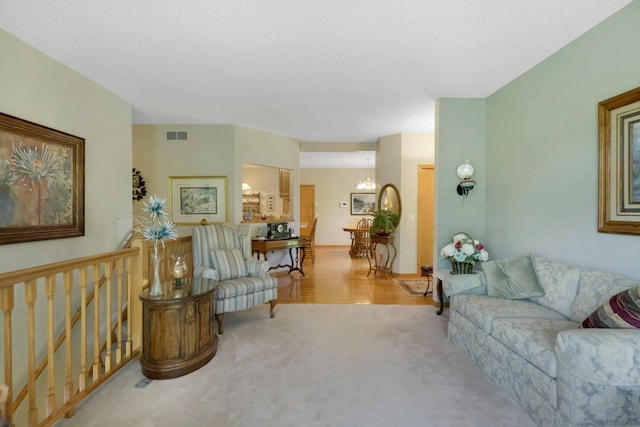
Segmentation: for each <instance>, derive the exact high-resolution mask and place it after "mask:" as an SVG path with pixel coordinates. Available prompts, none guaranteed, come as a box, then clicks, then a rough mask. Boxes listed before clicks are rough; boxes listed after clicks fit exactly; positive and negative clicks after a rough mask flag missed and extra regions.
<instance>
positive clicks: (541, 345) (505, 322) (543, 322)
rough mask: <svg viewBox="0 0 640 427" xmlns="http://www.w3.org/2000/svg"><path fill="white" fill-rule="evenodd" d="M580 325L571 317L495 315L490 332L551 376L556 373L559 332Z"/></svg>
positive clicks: (554, 375) (553, 376)
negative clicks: (563, 318)
mask: <svg viewBox="0 0 640 427" xmlns="http://www.w3.org/2000/svg"><path fill="white" fill-rule="evenodd" d="M576 328H578V323H576V322H573V321H571V320H558V319H539V318H531V317H526V318H502V319H495V320H494V321H493V326H492V327H491V336H492V337H493V338H495V339H497V340H498V341H500V342H501V343H502V344H504V345H505V346H506V347H508V348H509V349H511V350H513V351H514V352H515V353H516V354H518V355H520V357H522V358H524V359H526V360H527V361H529V362H530V363H532V364H534V365H535V366H537V367H538V369H540V370H541V371H542V372H544V373H545V374H547V375H549V376H550V377H551V378H555V377H556V368H557V365H556V353H555V344H556V337H557V336H558V333H559V332H561V331H564V330H567V329H576Z"/></svg>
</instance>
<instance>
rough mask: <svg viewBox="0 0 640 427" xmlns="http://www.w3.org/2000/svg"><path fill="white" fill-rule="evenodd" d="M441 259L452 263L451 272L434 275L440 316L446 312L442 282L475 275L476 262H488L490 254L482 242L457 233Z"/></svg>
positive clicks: (444, 271)
mask: <svg viewBox="0 0 640 427" xmlns="http://www.w3.org/2000/svg"><path fill="white" fill-rule="evenodd" d="M440 258H442V259H446V260H448V261H449V262H450V263H451V270H438V271H436V272H435V273H434V278H435V282H436V289H437V292H438V299H439V301H440V308H439V309H438V311H437V312H436V314H438V315H441V314H442V311H443V310H444V300H445V298H446V295H444V292H443V289H442V282H444V281H445V280H447V279H451V277H450V276H454V275H458V274H460V275H462V274H473V268H474V267H475V265H476V262H478V261H480V262H483V261H487V260H488V259H489V253H488V252H487V251H486V249H485V248H484V245H483V244H482V243H480V241H478V240H474V239H473V238H472V237H471V236H470V235H469V234H467V233H456V234H454V235H453V237H452V238H451V243H448V244H447V245H446V246H445V247H443V248H442V250H441V251H440Z"/></svg>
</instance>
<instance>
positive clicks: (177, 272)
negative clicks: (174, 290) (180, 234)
mask: <svg viewBox="0 0 640 427" xmlns="http://www.w3.org/2000/svg"><path fill="white" fill-rule="evenodd" d="M171 257H172V258H173V260H174V263H173V267H172V268H171V274H173V278H174V279H175V281H176V285H177V286H180V285H181V284H182V279H184V277H185V276H186V275H187V263H186V258H187V254H186V253H184V252H173V253H172V254H171Z"/></svg>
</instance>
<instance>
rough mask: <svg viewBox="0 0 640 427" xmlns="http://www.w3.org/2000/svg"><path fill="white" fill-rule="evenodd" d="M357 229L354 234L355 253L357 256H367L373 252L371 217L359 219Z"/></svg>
mask: <svg viewBox="0 0 640 427" xmlns="http://www.w3.org/2000/svg"><path fill="white" fill-rule="evenodd" d="M356 229H357V231H356V232H355V233H353V235H354V237H353V238H354V255H355V256H357V257H365V256H367V254H371V253H372V252H373V246H372V244H371V235H370V232H371V219H369V218H362V219H361V220H360V221H358V225H357V227H356Z"/></svg>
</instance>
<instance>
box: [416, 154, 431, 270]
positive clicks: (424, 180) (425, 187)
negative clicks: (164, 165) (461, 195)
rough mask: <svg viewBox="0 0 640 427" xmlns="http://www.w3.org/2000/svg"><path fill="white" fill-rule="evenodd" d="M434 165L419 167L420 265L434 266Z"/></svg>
mask: <svg viewBox="0 0 640 427" xmlns="http://www.w3.org/2000/svg"><path fill="white" fill-rule="evenodd" d="M434 175H435V174H434V167H433V165H418V265H417V270H416V271H418V272H419V271H420V267H421V266H423V265H429V264H433V263H434V262H433V261H434V259H433V222H434V220H433V216H434V215H433V212H434V207H433V204H434V199H435V194H434V191H435V184H434Z"/></svg>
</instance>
